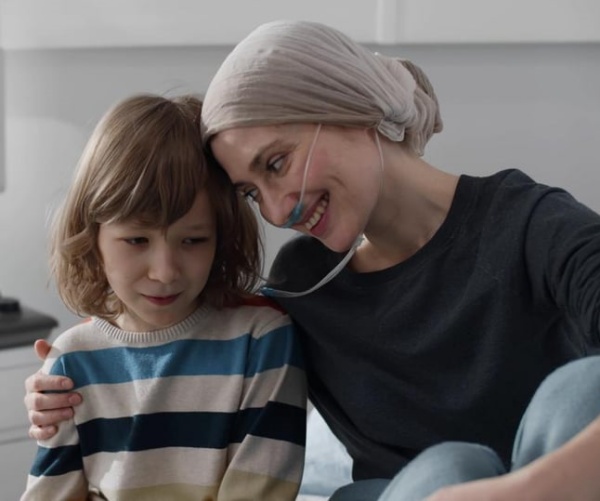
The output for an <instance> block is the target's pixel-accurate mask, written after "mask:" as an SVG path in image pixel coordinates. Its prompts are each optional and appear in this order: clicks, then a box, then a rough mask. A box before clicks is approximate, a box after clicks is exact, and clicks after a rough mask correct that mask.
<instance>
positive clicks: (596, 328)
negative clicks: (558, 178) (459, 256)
mask: <svg viewBox="0 0 600 501" xmlns="http://www.w3.org/2000/svg"><path fill="white" fill-rule="evenodd" d="M525 253H526V259H527V265H528V269H529V273H530V277H531V280H532V283H533V287H534V290H536V291H541V293H542V294H543V295H546V297H547V298H549V299H550V300H551V301H553V302H554V303H555V304H557V305H558V307H559V308H560V309H561V311H563V312H564V314H565V315H566V316H569V317H570V318H572V319H574V320H575V321H576V324H577V325H580V326H581V329H582V331H583V332H581V333H580V334H582V335H583V336H584V338H585V341H586V342H591V343H593V344H594V345H595V346H599V345H600V215H598V214H597V213H595V212H594V211H592V210H591V209H589V208H587V207H586V206H585V205H583V204H581V203H579V202H578V201H577V200H575V199H574V198H573V197H572V196H571V195H569V194H568V193H566V192H564V191H562V190H551V191H549V192H548V193H547V194H546V195H545V196H543V197H542V198H540V200H539V201H538V203H537V204H536V206H535V208H534V210H533V211H532V213H531V218H530V221H529V224H528V231H527V241H526V249H525Z"/></svg>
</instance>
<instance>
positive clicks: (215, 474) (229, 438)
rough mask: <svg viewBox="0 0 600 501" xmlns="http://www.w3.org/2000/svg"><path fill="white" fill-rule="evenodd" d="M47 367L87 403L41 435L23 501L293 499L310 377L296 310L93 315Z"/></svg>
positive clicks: (58, 344)
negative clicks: (151, 318)
mask: <svg viewBox="0 0 600 501" xmlns="http://www.w3.org/2000/svg"><path fill="white" fill-rule="evenodd" d="M43 370H44V371H45V372H47V373H50V374H60V375H65V376H69V377H70V378H72V379H73V380H74V382H75V389H76V390H77V391H78V392H80V393H81V394H82V396H83V403H82V404H81V405H79V406H77V407H76V408H75V418H74V419H73V420H71V421H67V422H63V423H61V424H60V426H59V432H58V433H57V434H56V435H55V436H54V437H53V438H52V439H50V440H47V441H43V442H39V443H38V452H37V456H36V458H35V461H34V464H33V467H32V469H31V472H30V474H29V477H28V481H27V489H26V492H25V493H24V494H23V496H22V498H21V499H22V501H29V500H40V501H62V500H86V499H91V500H96V499H98V500H99V499H103V500H115V501H116V500H136V501H137V500H160V501H169V500H177V501H180V500H194V501H197V500H203V501H211V500H217V499H218V500H219V501H225V500H226V501H233V500H252V501H257V500H260V501H269V500H273V501H284V500H292V499H294V498H295V496H296V494H297V491H298V487H299V483H300V479H301V476H302V468H303V457H304V439H305V423H306V411H305V402H306V382H305V374H304V370H303V363H302V357H301V354H300V351H299V345H298V342H297V339H296V337H295V333H294V330H293V328H292V325H291V323H290V320H289V317H288V316H287V315H284V314H282V313H281V312H279V311H277V310H275V309H273V308H271V307H267V306H264V305H262V306H261V305H244V306H241V307H238V308H226V309H223V310H215V309H212V308H210V307H208V306H203V307H201V308H200V309H198V310H197V311H196V312H195V313H193V314H192V315H190V316H189V317H188V318H187V319H185V320H184V321H182V322H181V323H179V324H177V325H175V326H172V327H170V328H167V329H163V330H158V331H152V332H145V333H139V332H126V331H122V330H120V329H118V328H116V327H115V326H113V325H112V324H110V323H108V322H106V321H104V320H101V319H99V318H93V319H91V321H90V322H87V323H83V324H80V325H77V326H75V327H73V328H72V329H70V330H68V331H66V332H65V333H63V334H61V335H60V336H59V337H58V338H57V339H56V341H55V342H54V344H53V348H52V351H51V353H50V355H49V356H48V358H47V359H46V361H45V363H44V366H43Z"/></svg>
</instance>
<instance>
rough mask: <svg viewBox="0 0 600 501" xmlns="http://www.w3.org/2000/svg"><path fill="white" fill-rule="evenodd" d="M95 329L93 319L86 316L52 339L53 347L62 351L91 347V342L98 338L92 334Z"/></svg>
mask: <svg viewBox="0 0 600 501" xmlns="http://www.w3.org/2000/svg"><path fill="white" fill-rule="evenodd" d="M94 330H95V326H94V323H93V322H92V319H91V318H86V319H85V320H82V321H81V322H79V323H78V324H76V325H73V326H72V327H70V328H68V329H67V330H65V331H63V332H62V333H60V334H59V335H58V336H57V337H56V338H55V339H54V340H53V341H52V349H53V350H54V351H58V352H60V353H68V352H71V351H78V350H83V349H89V347H90V346H89V345H90V342H91V341H92V340H96V339H97V336H93V335H92V334H93V332H94Z"/></svg>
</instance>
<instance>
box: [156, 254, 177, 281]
mask: <svg viewBox="0 0 600 501" xmlns="http://www.w3.org/2000/svg"><path fill="white" fill-rule="evenodd" d="M148 276H149V277H150V278H151V279H152V280H157V281H159V282H161V283H164V284H169V283H172V282H174V281H176V280H177V279H178V278H179V276H180V269H179V263H178V257H177V253H176V252H174V251H173V250H171V249H160V250H157V251H156V252H155V253H154V254H153V256H152V261H151V263H150V268H149V271H148Z"/></svg>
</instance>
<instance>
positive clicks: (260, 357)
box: [50, 325, 303, 388]
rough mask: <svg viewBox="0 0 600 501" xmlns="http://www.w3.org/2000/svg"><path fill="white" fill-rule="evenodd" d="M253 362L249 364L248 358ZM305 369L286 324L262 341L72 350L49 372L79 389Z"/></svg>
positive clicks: (239, 339)
mask: <svg viewBox="0 0 600 501" xmlns="http://www.w3.org/2000/svg"><path fill="white" fill-rule="evenodd" d="M248 358H249V359H248ZM286 364H290V365H295V366H297V367H301V368H302V367H303V363H302V359H301V356H300V353H299V347H298V343H297V340H296V337H295V333H294V330H293V328H292V327H291V326H289V325H286V326H283V327H280V328H278V329H275V330H273V331H271V332H269V333H268V334H266V335H265V336H263V337H261V338H260V339H254V338H252V337H251V336H250V335H249V334H244V335H242V336H240V337H237V338H235V339H231V340H225V341H220V340H196V339H185V340H178V341H173V342H170V343H165V344H162V345H159V346H151V347H145V348H133V347H118V348H106V349H101V350H94V351H74V352H70V353H66V354H65V355H62V356H61V357H59V358H58V360H57V362H56V363H55V364H54V365H53V367H52V369H51V371H50V373H51V374H58V375H68V376H69V377H70V378H72V379H73V380H74V381H75V387H76V388H81V387H82V386H87V385H89V384H117V383H126V382H129V381H134V380H137V379H148V378H156V377H170V376H204V375H245V376H247V377H249V376H252V375H254V374H256V373H259V372H262V371H265V370H268V369H272V368H276V367H282V366H285V365H286Z"/></svg>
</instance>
